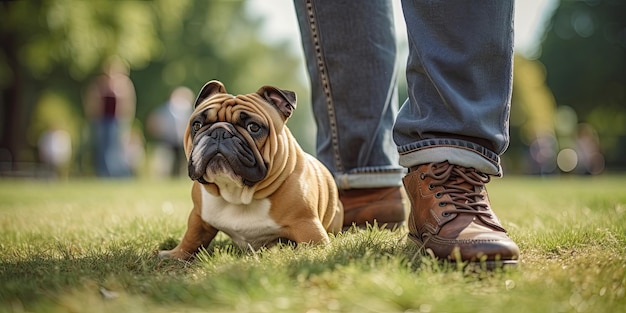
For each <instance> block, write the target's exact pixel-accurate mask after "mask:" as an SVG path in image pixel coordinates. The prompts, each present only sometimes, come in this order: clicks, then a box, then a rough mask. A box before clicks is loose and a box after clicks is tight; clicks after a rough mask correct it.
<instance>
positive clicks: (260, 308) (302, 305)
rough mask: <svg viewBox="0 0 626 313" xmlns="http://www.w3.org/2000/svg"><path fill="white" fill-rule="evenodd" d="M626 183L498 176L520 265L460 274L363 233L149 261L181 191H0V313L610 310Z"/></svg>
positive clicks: (500, 207) (87, 187) (174, 222)
mask: <svg viewBox="0 0 626 313" xmlns="http://www.w3.org/2000/svg"><path fill="white" fill-rule="evenodd" d="M625 186H626V177H625V176H604V177H593V178H592V177H564V178H560V179H557V178H549V179H540V178H531V177H505V178H503V179H496V180H494V181H493V182H492V183H490V184H489V191H490V196H491V200H492V204H493V207H494V209H495V211H496V213H497V214H498V217H499V218H500V219H501V220H502V221H503V224H504V226H505V227H506V228H507V229H508V230H509V234H510V236H511V237H512V238H513V239H514V240H515V241H516V242H517V243H518V245H519V246H520V249H521V251H522V261H521V264H520V266H519V267H518V268H517V269H514V270H503V271H495V272H480V271H467V270H464V269H458V268H454V267H451V266H446V265H442V264H439V263H437V262H435V261H434V260H432V259H431V258H429V257H427V256H424V255H423V254H421V253H420V251H418V249H417V248H416V247H415V246H414V245H413V244H412V243H411V242H410V241H407V239H406V229H400V230H399V231H396V232H390V231H387V230H381V229H378V228H375V227H373V228H370V229H367V230H352V231H349V232H346V233H342V234H339V235H338V236H336V237H335V238H332V242H331V244H330V245H328V246H317V247H312V246H302V247H298V248H292V247H288V246H278V247H274V248H271V249H268V250H262V251H257V252H254V253H253V252H246V251H241V250H239V249H238V248H236V247H235V246H233V245H232V242H231V241H230V239H229V238H228V237H226V236H224V235H219V236H218V238H217V240H216V241H215V242H214V243H213V244H212V245H211V246H210V247H209V249H207V251H206V252H205V253H202V254H201V255H200V257H199V258H198V260H196V261H195V262H192V263H183V262H180V261H172V260H160V259H158V258H155V257H154V256H153V251H154V250H157V249H159V248H160V247H161V248H163V247H172V246H173V245H174V244H176V242H177V241H178V240H179V239H180V238H181V236H182V234H183V232H184V230H185V221H186V217H187V214H188V213H189V210H190V208H191V200H190V196H189V193H190V190H189V187H190V183H189V182H188V181H185V180H181V181H149V180H139V181H97V180H72V181H69V182H53V181H31V180H7V179H4V180H0V312H207V311H211V312H335V311H337V312H403V311H405V312H524V313H528V312H620V311H621V312H623V311H624V310H626V309H625V308H626V296H625V293H626V187H625Z"/></svg>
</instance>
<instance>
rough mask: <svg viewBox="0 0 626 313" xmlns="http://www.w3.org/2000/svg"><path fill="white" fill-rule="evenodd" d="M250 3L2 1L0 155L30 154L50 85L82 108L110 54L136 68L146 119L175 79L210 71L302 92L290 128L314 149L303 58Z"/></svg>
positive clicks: (235, 86)
mask: <svg viewBox="0 0 626 313" xmlns="http://www.w3.org/2000/svg"><path fill="white" fill-rule="evenodd" d="M245 9H246V6H245V2H243V1H204V0H178V1H170V0H155V1H150V2H148V1H145V2H144V1H75V0H55V1H37V2H32V1H2V2H1V3H0V20H1V21H2V22H1V23H0V41H1V42H2V47H1V50H0V90H1V93H2V96H1V98H0V163H3V162H4V163H5V164H6V161H11V160H13V161H15V160H18V161H19V160H24V159H26V160H32V158H33V157H32V155H33V153H32V151H31V150H32V149H28V148H30V147H25V142H26V138H25V136H24V134H25V133H27V132H26V128H28V127H29V126H28V125H27V121H28V120H29V116H30V115H31V114H32V111H33V107H34V105H35V103H37V102H38V101H39V98H40V95H41V94H42V92H43V91H45V90H46V91H49V92H53V93H54V94H55V95H57V96H58V97H60V98H63V99H64V100H60V101H67V102H68V103H70V104H71V110H72V115H75V116H82V110H83V109H82V105H81V104H82V103H81V102H82V100H81V93H82V92H83V90H84V89H85V86H86V85H87V83H88V82H89V80H90V79H91V78H92V77H94V76H95V75H97V74H99V72H100V69H101V68H102V65H103V64H105V63H106V62H107V60H108V59H110V58H111V57H120V58H122V59H124V60H125V61H126V62H127V63H128V64H129V65H130V67H131V73H130V76H131V78H132V79H133V82H134V84H135V88H136V92H137V110H136V111H137V117H138V119H139V120H140V121H143V120H144V119H145V118H146V117H147V115H148V113H149V112H150V111H151V110H152V109H153V108H155V107H157V106H158V105H160V104H162V103H163V102H164V101H166V99H167V98H168V95H169V93H170V92H171V91H172V90H173V89H174V88H175V87H177V86H180V85H184V86H188V87H189V88H191V89H192V90H194V91H197V90H199V89H200V87H201V86H202V85H203V84H204V83H205V82H206V81H208V80H211V79H219V80H221V81H222V82H224V83H225V84H226V86H227V88H228V89H229V91H230V92H233V93H244V92H252V91H256V90H257V89H258V88H259V87H260V86H262V85H265V84H271V85H275V86H278V87H281V88H284V89H290V90H293V91H296V92H297V93H298V95H299V105H298V110H296V115H295V116H294V117H293V119H292V121H291V123H290V126H292V130H293V131H294V133H297V134H303V135H302V136H303V138H304V140H303V141H304V142H303V145H304V146H305V147H308V149H307V150H309V151H310V150H312V148H311V147H312V146H313V143H312V142H313V140H312V139H310V138H312V137H313V135H312V131H313V129H312V128H313V123H312V119H311V117H310V109H309V108H307V107H308V103H309V101H308V98H307V93H306V88H305V86H304V83H303V80H301V79H295V78H300V77H302V66H301V58H300V56H296V55H294V54H293V53H292V52H291V49H287V47H286V46H287V44H286V43H279V44H276V45H273V46H270V45H269V44H268V43H267V42H265V41H263V39H262V38H260V34H259V31H258V29H259V26H260V25H261V23H262V22H263V21H262V20H258V19H252V18H251V17H249V15H248V14H246V10H245ZM78 124H80V123H78ZM74 139H76V138H74ZM25 148H26V149H25ZM24 151H27V152H26V153H25V152H24ZM7 152H8V153H7Z"/></svg>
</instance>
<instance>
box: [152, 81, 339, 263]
mask: <svg viewBox="0 0 626 313" xmlns="http://www.w3.org/2000/svg"><path fill="white" fill-rule="evenodd" d="M295 108H296V94H295V93H294V92H292V91H288V90H281V89H278V88H276V87H271V86H264V87H261V88H260V89H259V90H258V91H257V92H256V93H250V94H245V95H236V96H234V95H231V94H228V93H227V92H226V88H225V87H224V85H223V84H222V83H221V82H219V81H210V82H208V83H207V84H206V85H204V87H203V88H202V90H201V91H200V93H199V94H198V97H197V99H196V101H195V109H194V112H193V113H192V114H191V117H190V119H189V124H188V125H187V130H186V132H185V137H184V148H185V155H186V156H187V162H188V170H189V177H190V178H191V179H192V180H193V186H192V188H191V198H192V200H193V209H192V210H191V214H190V215H189V219H188V221H187V231H186V232H185V235H184V236H183V239H182V240H181V242H180V243H179V244H178V246H176V247H175V248H174V249H172V250H167V251H159V256H161V257H170V258H176V259H184V260H186V259H189V258H191V257H193V256H194V255H195V254H196V253H197V252H198V251H199V249H200V248H201V247H206V246H208V244H209V243H210V242H211V240H213V238H215V236H216V235H217V233H218V232H219V231H222V232H224V233H226V234H227V235H228V236H230V237H231V238H232V240H233V242H234V243H236V244H237V245H238V246H240V247H242V248H244V249H259V248H261V247H263V246H269V245H272V244H274V243H276V242H277V241H278V240H281V239H287V240H290V241H292V242H295V243H296V244H298V243H312V244H317V243H323V244H324V243H328V242H329V237H328V233H337V232H339V231H340V230H341V227H342V224H343V207H342V205H341V202H340V201H339V198H338V191H337V187H336V185H335V181H334V179H333V177H332V175H331V174H330V172H329V171H328V169H327V168H326V167H325V166H324V165H322V163H320V162H319V161H318V160H317V159H316V158H314V157H313V156H311V155H309V154H307V153H305V152H304V151H303V150H302V148H301V147H300V146H299V145H298V143H297V142H296V140H295V138H294V137H293V136H292V135H291V133H290V131H289V129H288V128H287V126H286V125H285V123H286V121H287V119H289V117H290V116H291V115H292V113H293V111H294V109H295Z"/></svg>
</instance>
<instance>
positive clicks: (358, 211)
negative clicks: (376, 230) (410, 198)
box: [339, 187, 406, 229]
mask: <svg viewBox="0 0 626 313" xmlns="http://www.w3.org/2000/svg"><path fill="white" fill-rule="evenodd" d="M403 198H404V196H403V190H402V187H385V188H367V189H346V190H339V200H341V203H342V204H343V211H344V218H343V226H344V229H345V228H348V227H350V226H352V224H355V225H357V226H361V227H363V226H365V225H367V223H369V224H371V225H373V224H374V221H376V223H377V224H378V225H379V226H383V225H384V224H386V226H385V227H386V228H389V229H394V228H397V227H399V226H402V224H403V223H404V221H405V219H406V212H405V209H404V202H403Z"/></svg>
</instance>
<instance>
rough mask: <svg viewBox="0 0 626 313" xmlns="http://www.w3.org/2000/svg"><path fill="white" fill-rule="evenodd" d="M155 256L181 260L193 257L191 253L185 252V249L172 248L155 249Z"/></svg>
mask: <svg viewBox="0 0 626 313" xmlns="http://www.w3.org/2000/svg"><path fill="white" fill-rule="evenodd" d="M156 255H157V257H159V258H161V259H172V260H181V261H189V260H190V259H192V258H193V254H190V253H187V252H185V251H181V250H177V249H172V250H158V251H156Z"/></svg>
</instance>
